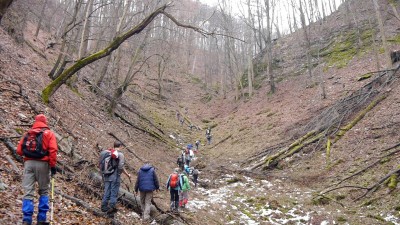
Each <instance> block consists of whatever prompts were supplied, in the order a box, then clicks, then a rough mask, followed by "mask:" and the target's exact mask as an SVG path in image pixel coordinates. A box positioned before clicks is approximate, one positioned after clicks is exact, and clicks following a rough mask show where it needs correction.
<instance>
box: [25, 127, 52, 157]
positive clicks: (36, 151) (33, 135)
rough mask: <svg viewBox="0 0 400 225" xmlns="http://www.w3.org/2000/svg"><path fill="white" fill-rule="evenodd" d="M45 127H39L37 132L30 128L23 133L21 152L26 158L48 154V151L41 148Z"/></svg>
mask: <svg viewBox="0 0 400 225" xmlns="http://www.w3.org/2000/svg"><path fill="white" fill-rule="evenodd" d="M45 130H47V129H41V130H40V131H39V132H34V131H32V130H30V131H28V133H26V134H25V136H24V139H23V142H22V152H23V153H24V155H25V156H26V157H28V158H33V159H41V158H43V157H44V156H47V155H49V152H48V151H46V150H44V149H43V145H42V141H43V133H44V131H45Z"/></svg>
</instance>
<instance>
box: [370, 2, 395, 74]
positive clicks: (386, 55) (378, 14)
mask: <svg viewBox="0 0 400 225" xmlns="http://www.w3.org/2000/svg"><path fill="white" fill-rule="evenodd" d="M372 1H373V3H374V7H375V13H376V19H377V21H378V25H379V30H380V34H381V38H382V44H383V49H384V50H385V52H384V60H385V65H386V68H389V67H390V66H391V65H392V63H391V62H392V61H391V59H390V55H389V48H388V45H387V41H386V34H385V28H384V25H383V21H382V16H381V12H380V9H379V5H378V1H377V0H372Z"/></svg>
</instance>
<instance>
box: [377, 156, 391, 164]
mask: <svg viewBox="0 0 400 225" xmlns="http://www.w3.org/2000/svg"><path fill="white" fill-rule="evenodd" d="M389 161H390V158H389V157H385V158H383V159H381V160H380V161H379V163H380V164H385V163H387V162H389Z"/></svg>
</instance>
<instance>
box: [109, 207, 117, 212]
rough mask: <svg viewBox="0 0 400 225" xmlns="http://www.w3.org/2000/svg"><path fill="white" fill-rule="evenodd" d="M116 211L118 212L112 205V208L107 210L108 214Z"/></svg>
mask: <svg viewBox="0 0 400 225" xmlns="http://www.w3.org/2000/svg"><path fill="white" fill-rule="evenodd" d="M116 212H118V209H117V207H112V208H110V209H109V210H107V213H108V214H113V213H116Z"/></svg>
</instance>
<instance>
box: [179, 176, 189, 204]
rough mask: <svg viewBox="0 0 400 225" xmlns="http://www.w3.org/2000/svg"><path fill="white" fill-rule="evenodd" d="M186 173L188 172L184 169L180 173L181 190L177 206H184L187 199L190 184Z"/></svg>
mask: <svg viewBox="0 0 400 225" xmlns="http://www.w3.org/2000/svg"><path fill="white" fill-rule="evenodd" d="M188 175H189V173H187V172H186V171H184V172H183V173H182V174H181V175H180V177H181V180H182V191H181V194H180V195H179V206H180V207H182V208H185V206H186V204H187V203H188V200H189V191H190V184H189V178H188V177H187V176H188Z"/></svg>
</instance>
